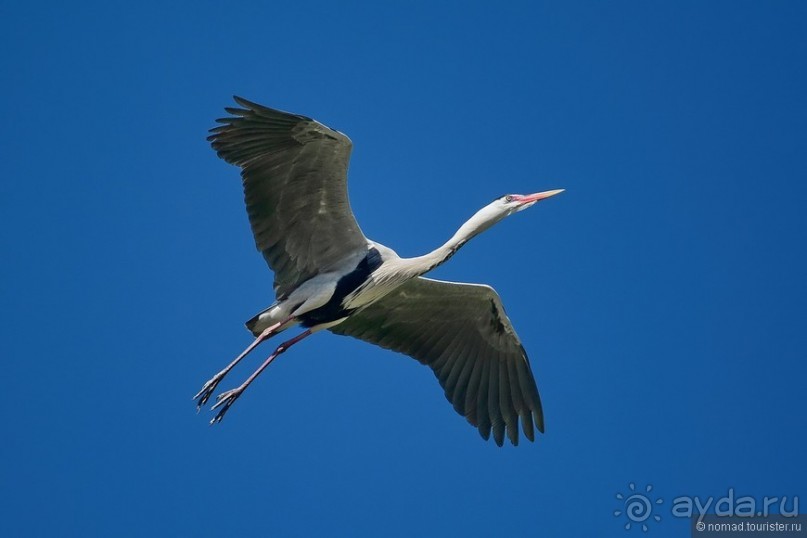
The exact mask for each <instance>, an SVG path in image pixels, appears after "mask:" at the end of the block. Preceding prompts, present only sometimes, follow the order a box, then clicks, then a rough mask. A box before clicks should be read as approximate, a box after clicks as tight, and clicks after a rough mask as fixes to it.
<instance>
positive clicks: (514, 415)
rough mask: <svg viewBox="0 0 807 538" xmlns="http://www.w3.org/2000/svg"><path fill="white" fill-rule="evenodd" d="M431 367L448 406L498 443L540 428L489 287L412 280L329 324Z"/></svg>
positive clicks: (535, 403)
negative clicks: (506, 437)
mask: <svg viewBox="0 0 807 538" xmlns="http://www.w3.org/2000/svg"><path fill="white" fill-rule="evenodd" d="M330 330H331V331H332V332H334V333H336V334H341V335H345V336H353V337H355V338H359V339H361V340H365V341H367V342H370V343H372V344H376V345H379V346H381V347H383V348H386V349H391V350H393V351H398V352H400V353H404V354H406V355H409V356H411V357H413V358H415V359H417V360H418V361H420V362H421V363H423V364H426V365H428V366H430V367H431V368H432V370H433V371H434V374H435V375H436V376H437V379H438V381H439V382H440V385H441V386H442V387H443V389H444V390H445V394H446V398H448V401H450V402H451V403H452V404H453V406H454V409H456V410H457V412H458V413H460V414H461V415H463V416H464V417H465V418H466V419H468V422H470V423H471V424H473V425H474V426H476V427H477V428H478V429H479V433H480V434H481V435H482V437H484V438H485V439H488V438H489V437H490V434H491V432H493V438H494V440H495V441H496V444H498V445H499V446H501V445H502V444H503V442H504V435H505V433H506V434H507V436H508V438H509V439H510V442H512V443H513V444H514V445H517V444H518V423H519V418H520V419H521V424H522V426H521V427H522V430H523V432H524V435H525V436H526V437H527V438H528V439H529V440H530V441H532V440H534V438H535V435H534V429H533V423H534V425H535V426H536V427H537V428H538V430H539V431H541V432H543V431H544V418H543V411H542V410H541V400H540V398H539V396H538V388H537V387H536V385H535V379H534V377H533V375H532V371H531V369H530V364H529V361H528V360H527V355H526V353H525V352H524V347H523V346H522V345H521V342H520V341H519V339H518V336H517V335H516V332H515V330H514V329H513V326H512V324H511V323H510V320H509V319H508V318H507V315H506V314H505V312H504V307H503V306H502V303H501V299H499V296H498V294H497V293H496V292H495V291H494V290H493V289H492V288H490V287H489V286H483V285H477V284H458V283H454V282H442V281H439V280H432V279H428V278H422V277H421V278H416V279H414V280H410V281H409V282H407V283H406V284H404V285H402V286H401V287H400V288H398V289H397V290H395V291H393V292H392V293H390V294H389V295H387V296H385V297H383V298H382V299H380V300H378V301H377V302H375V303H373V304H371V305H370V306H368V307H366V308H364V309H362V310H359V311H358V312H356V313H354V314H353V315H352V316H350V317H349V318H348V319H347V320H345V321H344V322H342V323H340V324H339V325H336V326H335V327H332V328H331V329H330Z"/></svg>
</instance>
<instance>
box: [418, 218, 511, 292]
mask: <svg viewBox="0 0 807 538" xmlns="http://www.w3.org/2000/svg"><path fill="white" fill-rule="evenodd" d="M487 209H488V208H487V207H485V208H482V209H480V210H479V211H477V212H476V214H475V215H474V216H473V217H471V218H470V219H468V220H467V221H466V222H465V224H463V225H462V226H460V229H459V230H457V232H456V233H455V234H454V235H453V236H451V239H449V240H448V241H446V242H445V243H443V244H442V245H440V246H439V247H437V248H436V249H434V250H432V251H431V252H429V253H428V254H424V255H423V256H417V257H415V258H406V259H405V261H406V265H407V266H408V267H409V269H410V271H411V273H412V276H413V277H414V276H420V275H422V274H425V273H428V272H429V271H431V270H432V269H434V268H435V267H437V266H439V265H441V264H443V263H444V262H445V261H446V260H448V259H449V258H451V256H453V255H454V253H456V252H457V251H458V250H459V249H460V248H461V247H462V246H463V245H464V244H465V243H467V242H468V241H469V240H470V239H472V238H474V237H475V236H477V235H479V234H480V233H482V232H484V231H485V230H487V229H488V228H490V227H491V226H493V225H494V224H495V223H496V222H498V221H499V220H501V218H503V217H504V215H502V216H501V217H498V216H493V218H491V215H490V212H489V211H487ZM497 217H498V218H497Z"/></svg>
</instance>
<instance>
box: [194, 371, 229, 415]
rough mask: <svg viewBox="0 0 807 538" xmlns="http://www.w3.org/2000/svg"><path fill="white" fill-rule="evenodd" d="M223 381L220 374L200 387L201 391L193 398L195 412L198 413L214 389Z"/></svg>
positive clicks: (222, 376)
mask: <svg viewBox="0 0 807 538" xmlns="http://www.w3.org/2000/svg"><path fill="white" fill-rule="evenodd" d="M222 379H224V375H222V373H221V372H219V373H218V374H216V375H214V376H213V377H212V378H211V379H210V380H208V382H207V383H205V385H204V386H203V387H202V390H200V391H199V392H197V393H196V396H194V397H193V399H194V400H196V412H197V413H198V412H199V411H200V410H201V409H202V406H203V405H205V404H206V403H207V401H208V400H209V399H210V397H211V396H212V395H213V391H215V390H216V387H217V386H218V384H219V383H220V382H221V380H222Z"/></svg>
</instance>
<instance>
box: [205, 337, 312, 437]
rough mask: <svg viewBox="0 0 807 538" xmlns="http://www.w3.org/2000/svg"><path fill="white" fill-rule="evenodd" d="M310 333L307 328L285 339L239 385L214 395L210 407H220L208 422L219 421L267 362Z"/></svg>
mask: <svg viewBox="0 0 807 538" xmlns="http://www.w3.org/2000/svg"><path fill="white" fill-rule="evenodd" d="M310 334H311V329H308V330H306V331H304V332H302V333H300V334H298V335H297V336H295V337H294V338H292V339H291V340H287V341H286V342H283V343H282V344H280V345H279V346H277V349H276V350H275V352H274V353H272V354H271V355H269V358H267V359H266V360H265V361H263V364H261V365H260V367H258V369H257V370H255V371H254V372H253V373H252V375H251V376H249V377H248V378H247V380H246V381H244V382H243V383H242V384H241V386H240V387H238V388H234V389H232V390H228V391H227V392H223V393H221V394H219V395H218V396H216V405H214V406H213V407H212V409H217V408H219V407H221V409H220V410H219V412H218V414H217V415H216V416H215V417H213V420H211V421H210V424H215V423H216V422H221V419H223V418H224V414H225V413H226V412H227V410H228V409H230V406H231V405H233V404H234V403H235V401H236V400H237V399H238V397H239V396H241V393H242V392H244V391H245V390H246V389H247V387H248V386H249V384H250V383H252V382H253V381H255V378H256V377H258V376H259V375H261V372H263V371H264V370H265V369H266V367H267V366H269V364H271V363H272V361H273V360H275V358H277V356H278V355H280V354H281V353H283V352H284V351H286V350H287V349H289V348H290V347H291V346H293V345H294V344H296V343H297V342H299V341H300V340H302V339H303V338H305V337H306V336H309V335H310Z"/></svg>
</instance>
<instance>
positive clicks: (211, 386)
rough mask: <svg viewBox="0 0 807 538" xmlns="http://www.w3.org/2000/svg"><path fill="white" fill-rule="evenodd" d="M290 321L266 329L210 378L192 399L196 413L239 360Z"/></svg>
mask: <svg viewBox="0 0 807 538" xmlns="http://www.w3.org/2000/svg"><path fill="white" fill-rule="evenodd" d="M292 319H293V318H289V319H287V320H285V321H281V322H279V323H275V324H274V325H272V326H271V327H268V328H267V329H266V330H264V331H263V332H262V333H261V334H259V335H258V337H257V338H256V339H255V340H254V341H253V342H252V343H251V344H250V345H249V346H248V347H247V348H246V349H245V350H244V351H243V352H242V353H241V354H240V355H239V356H237V357H236V358H235V360H234V361H233V362H231V363H230V364H228V365H227V367H226V368H225V369H224V370H222V371H221V372H219V373H217V374H216V375H214V376H213V377H212V378H210V380H209V381H208V382H207V383H205V384H204V386H203V387H202V390H200V391H199V392H198V393H197V394H196V396H194V397H193V399H194V400H196V411H197V412H199V410H200V409H201V408H202V406H203V405H205V404H206V403H207V400H209V399H210V396H212V395H213V391H215V390H216V386H217V385H218V384H219V383H220V382H221V380H222V379H224V376H226V375H227V374H228V373H230V370H232V369H233V368H235V365H236V364H238V363H239V362H241V359H243V358H244V357H246V356H247V355H249V352H250V351H252V350H253V349H255V348H256V347H258V344H260V343H261V342H263V341H264V340H266V339H267V338H269V337H271V336H273V335H274V334H275V333H276V332H277V330H278V329H279V328H280V327H282V326H283V325H285V324H286V323H288V322H289V321H291V320H292Z"/></svg>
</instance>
